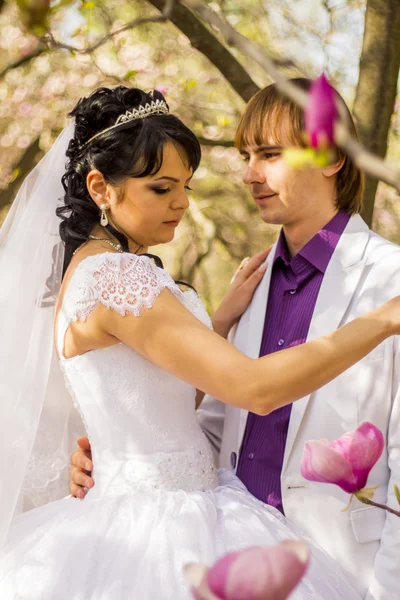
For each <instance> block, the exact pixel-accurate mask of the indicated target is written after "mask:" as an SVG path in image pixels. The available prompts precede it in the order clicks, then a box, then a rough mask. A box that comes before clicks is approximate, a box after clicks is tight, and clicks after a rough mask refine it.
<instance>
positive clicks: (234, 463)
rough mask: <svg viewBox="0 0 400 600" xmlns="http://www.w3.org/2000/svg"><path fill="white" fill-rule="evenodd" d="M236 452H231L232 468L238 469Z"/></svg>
mask: <svg viewBox="0 0 400 600" xmlns="http://www.w3.org/2000/svg"><path fill="white" fill-rule="evenodd" d="M236 458H237V457H236V452H231V467H232V469H234V468H235V467H236Z"/></svg>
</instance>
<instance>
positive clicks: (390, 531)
mask: <svg viewBox="0 0 400 600" xmlns="http://www.w3.org/2000/svg"><path fill="white" fill-rule="evenodd" d="M394 345H395V349H396V353H395V358H394V370H393V405H392V412H391V418H390V421H389V427H388V438H387V449H388V466H389V469H390V479H389V487H388V495H387V502H386V504H387V505H388V506H390V507H392V508H394V509H396V510H399V509H400V506H399V504H398V502H397V499H396V496H395V493H394V489H393V485H394V484H397V485H400V348H399V343H398V338H396V340H395V342H394ZM399 561H400V518H399V517H397V516H396V515H392V514H390V513H388V512H386V521H385V526H384V528H383V531H382V537H381V541H380V547H379V550H378V552H377V553H376V556H375V564H374V574H373V577H372V581H371V584H370V587H369V590H368V593H367V595H366V600H398V599H399V598H400V583H399Z"/></svg>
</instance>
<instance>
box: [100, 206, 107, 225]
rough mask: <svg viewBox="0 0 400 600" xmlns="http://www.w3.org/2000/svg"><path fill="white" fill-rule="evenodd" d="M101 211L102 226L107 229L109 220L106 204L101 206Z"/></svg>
mask: <svg viewBox="0 0 400 600" xmlns="http://www.w3.org/2000/svg"><path fill="white" fill-rule="evenodd" d="M100 210H101V217H100V225H101V226H102V227H106V225H108V218H107V212H106V211H107V205H106V204H100Z"/></svg>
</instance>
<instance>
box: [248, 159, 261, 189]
mask: <svg viewBox="0 0 400 600" xmlns="http://www.w3.org/2000/svg"><path fill="white" fill-rule="evenodd" d="M243 183H245V184H246V185H251V184H252V183H265V173H264V172H263V168H262V164H261V163H260V161H254V162H253V161H251V160H250V162H249V163H248V165H247V169H246V171H245V173H244V175H243Z"/></svg>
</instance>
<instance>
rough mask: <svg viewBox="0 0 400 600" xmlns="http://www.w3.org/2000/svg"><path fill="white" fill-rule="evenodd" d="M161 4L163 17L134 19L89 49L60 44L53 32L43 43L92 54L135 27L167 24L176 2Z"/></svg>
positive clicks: (50, 46) (166, 0) (164, 1)
mask: <svg viewBox="0 0 400 600" xmlns="http://www.w3.org/2000/svg"><path fill="white" fill-rule="evenodd" d="M160 4H162V5H163V8H162V10H161V15H156V16H153V17H139V18H138V19H133V21H130V22H129V23H127V24H126V25H124V26H123V27H120V28H119V29H117V30H116V31H113V32H112V33H108V34H107V35H105V36H104V37H102V38H101V39H100V40H99V41H98V42H96V43H95V44H93V45H92V46H89V47H88V48H77V47H76V46H70V45H69V44H64V43H63V42H58V41H57V40H55V39H54V36H53V34H52V33H51V32H49V33H47V34H46V35H45V36H43V38H42V41H43V43H45V44H46V45H47V46H48V47H49V48H50V49H52V48H62V49H63V50H69V51H70V52H75V53H76V54H91V53H92V52H94V51H95V50H97V48H99V47H100V46H102V45H103V44H105V43H106V42H108V40H111V39H112V38H113V37H115V36H116V35H118V34H120V33H123V32H124V31H128V30H129V29H133V28H134V27H139V25H144V24H146V23H165V22H166V21H168V19H169V17H170V15H171V11H172V10H173V8H174V4H175V0H163V2H161V3H160Z"/></svg>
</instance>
